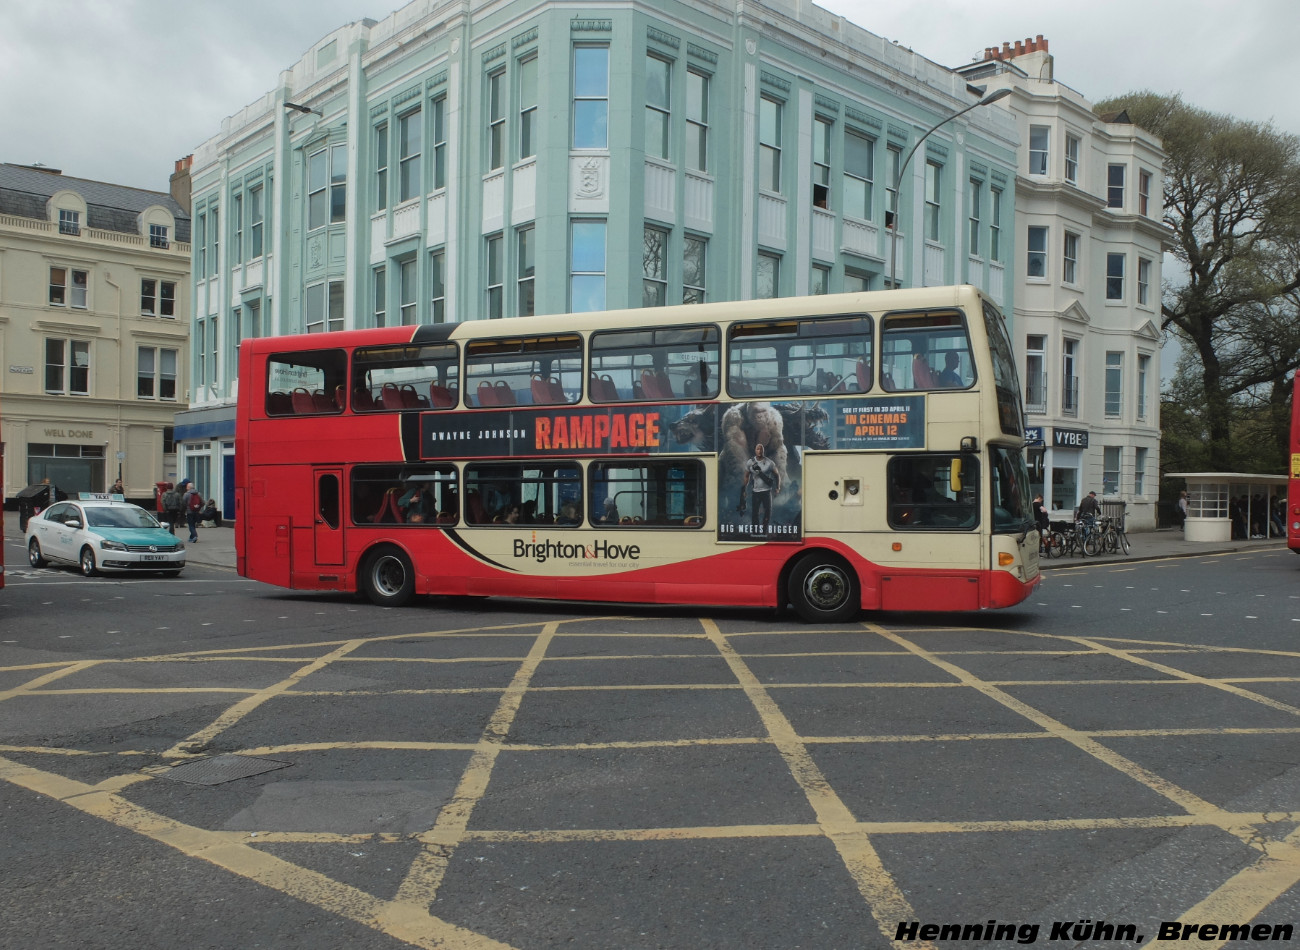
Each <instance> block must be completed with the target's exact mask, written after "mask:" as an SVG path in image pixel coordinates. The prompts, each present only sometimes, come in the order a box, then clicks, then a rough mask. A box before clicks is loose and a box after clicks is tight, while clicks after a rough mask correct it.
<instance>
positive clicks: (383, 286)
mask: <svg viewBox="0 0 1300 950" xmlns="http://www.w3.org/2000/svg"><path fill="white" fill-rule="evenodd" d="M371 280H372V288H373V295H372V297H371V304H372V306H371V308H370V313H371V318H372V320H373V323H374V326H377V327H383V326H387V325H388V267H387V266H386V265H381V266H379V267H376V268H375V270H374V273H373V274H372V275H371Z"/></svg>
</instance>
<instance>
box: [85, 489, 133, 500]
mask: <svg viewBox="0 0 1300 950" xmlns="http://www.w3.org/2000/svg"><path fill="white" fill-rule="evenodd" d="M77 501H126V496H125V495H123V494H122V493H121V492H106V491H79V492H77Z"/></svg>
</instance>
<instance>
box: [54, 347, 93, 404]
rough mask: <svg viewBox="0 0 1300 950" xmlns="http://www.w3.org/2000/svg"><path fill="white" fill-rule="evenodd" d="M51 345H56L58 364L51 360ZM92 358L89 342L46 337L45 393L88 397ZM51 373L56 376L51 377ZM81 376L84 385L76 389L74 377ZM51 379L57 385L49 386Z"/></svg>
mask: <svg viewBox="0 0 1300 950" xmlns="http://www.w3.org/2000/svg"><path fill="white" fill-rule="evenodd" d="M51 344H57V345H58V362H54V361H53V360H52V359H51ZM92 356H93V349H92V347H91V341H90V340H74V339H69V338H67V337H54V336H47V337H46V338H45V346H44V358H45V393H46V394H47V395H50V396H89V395H90V387H91V378H90V377H91V370H92V369H93V362H92ZM52 373H53V374H57V376H54V377H52V376H51V374H52ZM83 374H84V377H85V382H84V385H83V386H82V387H81V388H77V385H76V383H74V376H79V375H83ZM52 378H56V379H57V380H58V384H57V385H51V379H52Z"/></svg>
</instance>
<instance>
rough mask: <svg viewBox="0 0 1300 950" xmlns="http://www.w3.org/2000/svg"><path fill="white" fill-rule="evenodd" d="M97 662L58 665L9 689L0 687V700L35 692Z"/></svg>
mask: <svg viewBox="0 0 1300 950" xmlns="http://www.w3.org/2000/svg"><path fill="white" fill-rule="evenodd" d="M99 663H100V661H99V660H83V661H82V662H80V663H69V664H68V665H67V666H64V667H60V668H59V669H57V670H51V671H50V672H48V673H46V674H44V675H43V676H38V677H36V679H33V680H28V681H27V682H26V683H23V684H21V685H19V686H14V687H12V688H10V689H0V702H4V701H5V700H6V699H13V698H14V697H15V696H24V695H26V694H28V693H32V692H35V691H37V690H39V689H40V688H41V687H43V686H45V685H46V684H48V683H53V682H54V681H55V680H60V679H62V678H63V677H65V676H71V675H72V674H73V673H80V672H81V671H82V670H88V669H90V668H91V667H92V666H96V665H98V664H99Z"/></svg>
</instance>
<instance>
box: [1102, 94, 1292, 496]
mask: <svg viewBox="0 0 1300 950" xmlns="http://www.w3.org/2000/svg"><path fill="white" fill-rule="evenodd" d="M1096 108H1097V111H1098V112H1099V113H1102V114H1106V113H1112V112H1118V111H1121V110H1122V111H1124V112H1126V113H1127V114H1128V118H1129V119H1130V120H1131V121H1132V122H1134V123H1135V124H1137V125H1139V126H1141V127H1142V128H1144V129H1146V130H1148V131H1150V132H1152V133H1154V134H1156V135H1158V136H1160V138H1161V140H1162V142H1163V145H1164V149H1165V153H1166V156H1167V158H1166V163H1165V205H1164V222H1165V224H1166V225H1168V227H1169V228H1170V230H1171V232H1172V237H1173V242H1172V248H1171V249H1170V250H1171V253H1172V254H1173V256H1174V257H1175V258H1176V259H1177V261H1178V263H1179V264H1180V265H1181V267H1180V268H1179V269H1178V270H1179V271H1181V274H1180V273H1178V272H1175V273H1173V274H1172V275H1170V280H1168V281H1167V282H1166V287H1165V291H1164V294H1163V300H1162V319H1161V326H1162V329H1164V330H1166V331H1167V332H1170V333H1172V334H1173V335H1174V336H1175V337H1176V338H1177V339H1178V340H1179V341H1180V342H1181V343H1182V344H1183V347H1184V350H1185V352H1190V353H1191V354H1192V355H1193V357H1194V358H1195V364H1194V366H1195V370H1194V371H1195V373H1196V375H1197V377H1198V379H1197V380H1196V383H1197V386H1195V387H1191V386H1189V385H1188V383H1190V381H1186V380H1185V381H1184V385H1183V386H1182V388H1183V389H1184V390H1186V391H1187V394H1188V395H1191V394H1192V392H1193V391H1195V390H1199V398H1200V399H1201V400H1202V402H1201V403H1200V405H1201V406H1203V407H1204V417H1203V419H1201V420H1200V422H1201V424H1202V425H1203V426H1204V438H1205V442H1204V450H1205V451H1204V457H1205V462H1206V464H1205V465H1204V466H1201V467H1204V468H1209V469H1213V470H1218V471H1231V470H1233V469H1239V468H1240V467H1241V465H1240V462H1241V461H1242V459H1240V458H1239V455H1238V452H1237V451H1236V450H1234V439H1235V438H1236V437H1238V436H1239V435H1245V431H1246V430H1243V429H1242V427H1241V426H1239V425H1237V424H1236V422H1238V421H1240V420H1241V418H1242V416H1243V414H1244V415H1245V416H1247V417H1251V418H1255V419H1258V418H1270V414H1269V412H1261V411H1259V410H1261V409H1262V408H1263V407H1264V406H1266V405H1267V406H1273V407H1274V409H1273V410H1271V411H1272V412H1275V411H1276V406H1277V400H1278V398H1279V393H1282V392H1283V391H1284V389H1285V387H1284V386H1283V382H1284V380H1285V377H1286V376H1287V375H1288V374H1289V373H1294V372H1295V370H1296V369H1297V367H1300V307H1298V306H1297V302H1298V301H1300V298H1298V297H1297V290H1300V139H1298V138H1297V137H1296V136H1294V135H1289V134H1286V133H1283V132H1279V131H1277V130H1276V129H1274V128H1273V127H1272V126H1271V125H1267V124H1259V123H1254V122H1246V121H1243V120H1240V119H1236V118H1233V117H1231V116H1225V115H1218V114H1215V113H1211V112H1207V111H1205V110H1203V109H1198V108H1196V107H1194V106H1190V105H1188V104H1187V103H1185V102H1183V101H1182V99H1181V97H1179V96H1176V95H1160V94H1157V93H1153V92H1138V93H1131V94H1129V95H1126V96H1121V97H1119V98H1117V99H1112V100H1110V101H1108V102H1103V103H1099V104H1098V105H1097V107H1096ZM1183 369H1184V372H1188V371H1191V365H1190V364H1185V365H1184V367H1183ZM1249 431H1251V432H1255V431H1256V430H1255V429H1253V428H1252V429H1250V430H1249Z"/></svg>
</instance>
